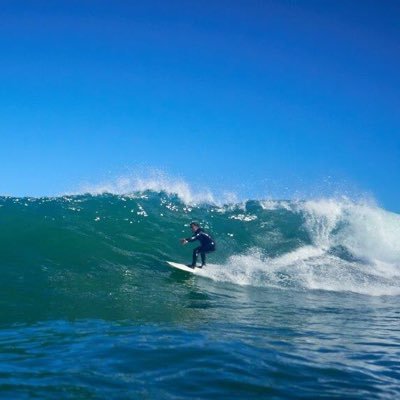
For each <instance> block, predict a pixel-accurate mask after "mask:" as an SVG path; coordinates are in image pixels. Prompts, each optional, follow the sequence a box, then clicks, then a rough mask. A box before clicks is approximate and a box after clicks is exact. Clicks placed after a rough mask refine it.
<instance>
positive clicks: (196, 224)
mask: <svg viewBox="0 0 400 400" xmlns="http://www.w3.org/2000/svg"><path fill="white" fill-rule="evenodd" d="M189 225H190V226H193V225H194V226H198V227H200V225H199V224H198V222H195V221H192V222H191V223H190V224H189Z"/></svg>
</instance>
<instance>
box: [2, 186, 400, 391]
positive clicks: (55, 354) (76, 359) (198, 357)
mask: <svg viewBox="0 0 400 400" xmlns="http://www.w3.org/2000/svg"><path fill="white" fill-rule="evenodd" d="M191 220H197V221H199V222H200V223H201V224H202V225H203V226H204V228H205V229H206V230H207V231H209V232H211V233H212V235H213V236H214V238H215V240H216V241H217V244H218V251H217V252H216V253H214V254H212V255H210V256H209V259H208V261H209V265H208V266H207V268H206V269H204V270H203V271H202V272H201V273H200V275H196V276H194V275H190V274H186V273H184V272H180V271H175V270H173V269H171V268H169V267H168V266H167V264H166V263H165V261H166V260H174V261H177V262H182V263H186V262H189V261H190V258H191V250H192V248H193V245H187V246H181V245H180V244H179V238H181V237H187V236H189V235H190V230H189V228H188V223H189V222H190V221H191ZM399 242H400V216H399V215H398V214H394V213H390V212H387V211H385V210H383V209H381V208H379V207H377V206H373V205H367V204H362V203H356V202H352V201H350V200H346V199H341V200H337V199H322V200H313V201H311V200H309V201H272V200H268V201H246V202H243V203H233V204H229V205H216V204H211V203H210V204H207V203H203V204H200V205H194V204H193V203H191V202H187V201H186V202H185V201H183V200H182V199H181V197H178V196H176V195H172V194H168V193H166V192H162V191H161V192H158V191H141V192H135V193H133V194H130V195H112V194H102V195H96V196H93V195H75V196H63V197H57V198H13V197H1V198H0V271H1V275H0V276H1V282H2V285H1V287H2V290H1V292H0V398H1V399H136V398H143V399H186V398H193V399H232V398H243V399H253V398H266V399H267V398H268V399H269V398H271V399H290V398H293V399H307V398H329V399H331V398H343V399H368V398H369V399H395V398H400V328H399V327H400V310H399V304H400V301H399V300H400V245H399Z"/></svg>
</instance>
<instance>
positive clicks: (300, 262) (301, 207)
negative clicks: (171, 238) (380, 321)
mask: <svg viewBox="0 0 400 400" xmlns="http://www.w3.org/2000/svg"><path fill="white" fill-rule="evenodd" d="M285 208H286V209H287V207H285ZM291 208H292V210H293V211H294V212H296V213H299V214H300V215H301V216H302V217H303V220H304V224H303V226H304V229H305V230H306V231H307V232H308V234H309V237H310V239H311V243H312V244H311V245H306V246H302V247H299V248H298V249H296V250H294V251H292V252H289V253H286V254H283V255H281V256H279V257H275V258H271V257H267V256H265V255H264V254H263V251H262V250H261V249H252V250H251V251H248V252H247V253H246V254H238V255H234V256H231V257H230V258H229V259H228V260H227V261H226V263H224V265H219V266H217V265H214V266H212V268H208V269H207V270H205V271H204V272H202V274H204V275H206V276H208V277H210V278H212V279H214V280H217V281H227V282H232V283H235V284H240V285H253V286H275V287H297V288H302V289H319V290H330V291H348V292H355V293H360V294H365V295H373V296H382V295H391V296H393V295H396V296H397V295H400V246H399V243H400V216H399V215H397V214H394V213H390V212H388V211H385V210H382V209H380V208H379V207H377V206H376V205H371V204H362V203H361V204H360V203H355V202H352V201H350V200H348V199H340V200H337V199H322V200H313V201H307V202H294V203H292V205H291ZM338 246H339V247H340V248H342V249H346V251H348V252H349V254H351V256H352V257H353V258H350V259H349V260H346V259H343V258H340V257H339V256H337V255H336V254H335V252H334V251H333V249H335V247H338Z"/></svg>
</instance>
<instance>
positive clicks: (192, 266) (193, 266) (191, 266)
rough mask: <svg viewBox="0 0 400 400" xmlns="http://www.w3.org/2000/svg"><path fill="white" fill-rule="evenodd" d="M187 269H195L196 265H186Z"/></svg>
mask: <svg viewBox="0 0 400 400" xmlns="http://www.w3.org/2000/svg"><path fill="white" fill-rule="evenodd" d="M186 265H187V266H188V267H190V268H196V265H193V264H186Z"/></svg>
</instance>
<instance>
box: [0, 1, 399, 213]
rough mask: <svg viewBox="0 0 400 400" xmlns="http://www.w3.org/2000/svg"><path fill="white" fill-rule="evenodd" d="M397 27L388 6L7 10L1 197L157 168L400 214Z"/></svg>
mask: <svg viewBox="0 0 400 400" xmlns="http://www.w3.org/2000/svg"><path fill="white" fill-rule="evenodd" d="M399 17H400V2H399V1H384V2H382V1H378V0H377V1H368V0H363V1H359V0H354V1H351V0H348V1H344V0H343V1H340V0H339V1H330V0H324V1H306V0H304V1H303V0H302V1H300V0H298V1H296V0H286V1H283V0H282V1H268V0H264V1H255V0H254V1H253V0H244V1H233V0H229V1H228V0H227V1H217V0H215V1H183V0H182V1H166V0H160V1H152V0H149V1H146V2H144V1H140V2H139V1H137V2H136V1H118V0H113V1H102V0H93V1H85V0H69V1H62V0H57V1H49V0H46V1H41V0H32V1H18V0H8V1H7V0H1V1H0V54H1V62H0V82H1V85H0V137H1V146H0V159H1V168H0V194H5V195H53V194H58V193H62V192H65V191H69V190H73V189H74V188H76V187H78V186H79V185H80V184H81V183H82V182H85V181H86V182H87V181H89V182H92V183H96V181H101V180H104V179H106V178H107V177H109V176H112V175H114V174H115V175H118V174H120V173H123V172H124V171H128V170H130V169H135V168H138V167H137V166H148V167H154V168H159V169H161V170H164V171H166V172H168V173H169V174H171V175H173V176H181V177H183V178H184V179H185V180H186V181H188V182H189V183H191V182H192V183H193V185H194V186H195V187H199V186H207V187H209V188H210V189H212V190H213V189H217V190H218V189H221V188H222V187H223V188H225V189H228V190H229V189H232V190H235V189H237V188H239V189H240V190H243V191H246V190H248V191H249V192H252V193H249V194H250V195H253V194H256V193H257V194H259V195H261V196H268V195H269V194H270V193H272V192H273V191H274V190H275V191H276V192H279V190H277V188H279V187H281V188H282V193H281V195H282V196H286V197H287V195H288V194H289V195H290V193H293V194H294V193H295V192H296V191H297V192H299V191H300V192H303V193H307V191H309V192H312V191H315V188H316V187H321V186H323V182H326V181H329V182H330V183H329V184H330V185H331V184H332V182H333V185H337V186H338V187H340V186H341V185H342V184H343V186H347V187H350V188H357V190H360V192H364V191H365V192H366V193H371V194H373V196H374V197H375V198H376V199H377V201H378V202H379V203H380V204H381V205H382V206H384V207H385V208H387V209H390V210H393V211H397V212H399V211H400V203H399V200H400V184H399V182H400V22H399V21H400V19H399ZM283 188H287V189H285V190H286V192H285V191H284V190H283ZM278 195H279V193H278Z"/></svg>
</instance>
